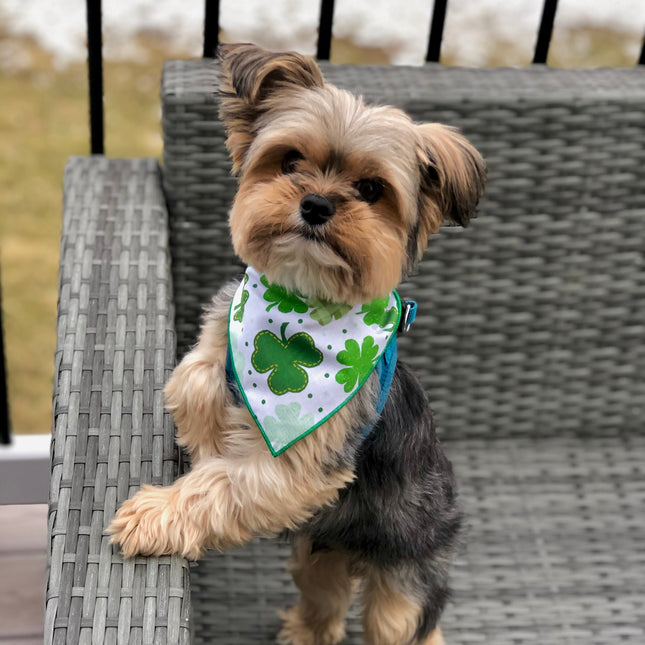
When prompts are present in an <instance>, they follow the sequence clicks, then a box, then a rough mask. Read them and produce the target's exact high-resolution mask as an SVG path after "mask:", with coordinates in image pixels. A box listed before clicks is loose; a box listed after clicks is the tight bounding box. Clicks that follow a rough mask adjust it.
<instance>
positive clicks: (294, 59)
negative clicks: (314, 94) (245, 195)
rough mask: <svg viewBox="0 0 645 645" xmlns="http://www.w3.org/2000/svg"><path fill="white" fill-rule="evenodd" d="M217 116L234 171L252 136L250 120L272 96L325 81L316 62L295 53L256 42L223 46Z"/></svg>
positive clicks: (266, 104) (219, 52)
mask: <svg viewBox="0 0 645 645" xmlns="http://www.w3.org/2000/svg"><path fill="white" fill-rule="evenodd" d="M218 57H219V60H220V64H221V68H220V69H221V71H220V108H219V116H220V118H221V119H222V121H223V122H224V126H225V127H226V133H227V140H226V146H227V148H228V149H229V152H230V153H231V158H232V159H233V172H235V173H237V172H238V171H239V169H240V167H241V165H242V162H243V161H244V156H245V155H246V151H247V150H248V148H249V146H250V145H251V142H252V141H253V137H254V128H253V123H254V121H255V120H256V119H257V117H258V116H259V115H260V114H262V112H264V111H266V110H267V109H268V108H269V106H270V104H271V98H272V97H273V96H275V95H276V94H277V92H279V91H281V90H284V89H287V88H289V87H300V88H305V89H308V88H313V87H322V86H323V84H324V81H323V77H322V74H321V72H320V68H319V67H318V65H317V64H316V61H315V60H314V59H313V58H311V57H309V56H303V55H302V54H298V53H297V52H281V53H276V52H271V51H268V50H266V49H262V48H261V47H257V46H256V45H251V44H237V45H222V46H220V48H219V50H218Z"/></svg>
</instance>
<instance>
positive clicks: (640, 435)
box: [46, 61, 645, 645]
mask: <svg viewBox="0 0 645 645" xmlns="http://www.w3.org/2000/svg"><path fill="white" fill-rule="evenodd" d="M326 73H327V76H328V78H329V79H330V80H332V81H333V82H335V83H337V84H339V85H343V86H349V87H352V89H355V90H358V91H359V92H362V93H363V94H365V95H366V96H367V97H369V98H371V99H375V100H378V101H380V102H387V103H395V104H398V105H401V106H402V107H405V108H406V109H408V110H409V111H411V113H412V114H413V116H414V117H415V118H416V119H419V120H439V121H443V122H446V123H450V124H454V125H458V126H460V127H461V128H462V129H463V130H464V132H465V133H466V134H467V136H469V137H470V138H471V139H472V141H473V142H474V143H475V144H476V145H477V146H478V147H479V148H480V149H481V150H482V152H483V153H484V154H485V156H486V158H487V161H488V164H489V170H490V172H489V175H490V182H489V185H488V191H487V194H486V197H485V199H484V200H483V202H482V204H481V208H480V218H479V219H478V220H477V221H475V222H474V223H473V224H472V225H471V227H470V228H469V229H468V230H467V231H461V230H457V229H452V228H444V229H443V230H442V232H441V234H440V235H439V236H437V237H436V238H435V239H434V240H433V242H432V244H431V247H430V250H429V252H428V254H427V255H426V258H425V259H424V261H423V263H422V265H421V269H420V273H419V275H418V276H415V277H414V278H413V279H411V280H410V281H409V283H407V284H406V285H404V286H403V288H402V289H401V293H402V295H405V296H411V297H415V298H416V299H417V300H419V303H420V312H419V315H418V317H417V322H416V323H415V325H414V327H413V331H412V332H411V333H410V334H409V335H408V336H407V337H404V338H402V339H401V353H402V354H403V356H404V357H405V358H406V360H408V361H409V362H411V363H413V364H414V366H415V369H416V370H417V372H418V373H420V375H421V376H422V378H423V381H424V384H425V385H426V387H427V389H428V391H429V394H430V399H431V401H432V402H433V406H434V407H435V408H436V410H437V417H438V423H439V427H440V430H441V432H442V433H443V436H444V443H445V446H446V451H447V452H448V454H449V456H450V458H451V459H452V461H453V463H454V464H455V468H456V471H457V477H458V481H459V483H460V490H461V496H462V500H463V504H464V506H465V508H466V511H467V513H468V531H467V535H466V536H465V537H466V539H465V547H464V550H463V553H462V554H461V555H460V557H459V560H458V562H457V565H456V567H455V569H454V576H453V583H454V584H453V586H454V589H455V598H454V601H453V602H452V603H451V605H450V606H449V609H448V611H447V612H446V614H445V616H444V619H443V621H442V623H443V628H444V631H445V634H446V637H447V642H448V645H460V644H462V643H463V644H466V643H473V644H474V643H494V644H495V645H511V644H512V645H516V644H518V645H519V644H529V643H535V644H536V645H537V644H539V645H561V644H562V643H565V644H571V645H573V644H575V645H578V644H580V643H584V644H585V645H614V644H615V643H629V644H630V645H642V643H643V642H645V591H644V589H643V584H642V580H644V579H645V547H644V546H643V540H642V536H643V535H644V534H645V517H644V514H643V508H644V507H645V468H644V467H643V464H642V454H643V451H644V450H645V432H643V431H644V430H645V428H644V424H643V418H644V413H645V343H643V342H642V339H643V337H644V334H645V259H644V254H643V249H644V248H645V239H644V238H645V227H644V226H643V218H644V217H645V196H644V191H643V186H644V185H645V182H644V181H643V180H644V179H645V177H644V176H643V175H644V174H645V164H644V163H643V157H644V156H645V153H644V152H643V151H644V150H645V146H644V144H645V115H644V114H643V111H642V107H641V106H642V105H643V103H644V101H645V84H644V83H643V79H645V76H643V72H642V71H641V70H614V71H600V70H594V71H576V72H572V71H554V70H546V69H531V70H454V69H445V68H441V67H434V66H429V67H425V68H415V69H409V68H396V69H388V68H356V67H343V68H335V67H332V66H327V67H326ZM216 86H217V72H216V66H215V65H213V63H210V62H204V61H171V62H170V63H168V64H167V65H166V68H165V73H164V80H163V87H162V98H163V109H164V112H163V126H164V141H165V151H164V177H163V181H164V188H165V190H166V191H167V197H168V201H169V207H170V215H171V217H170V240H171V241H170V251H171V255H172V260H173V263H172V273H173V280H174V284H175V295H174V297H173V300H172V301H171V300H170V289H169V285H170V278H169V277H168V273H167V269H168V248H167V246H166V244H167V230H166V212H165V206H164V203H163V198H162V195H161V192H160V187H159V182H158V177H157V167H156V164H155V162H154V161H151V160H135V161H106V160H105V159H101V158H93V159H74V160H72V161H71V162H70V165H69V167H68V170H67V174H66V181H65V191H66V192H65V195H66V197H65V217H64V237H63V246H62V257H61V267H62V268H61V296H60V314H59V349H58V352H57V369H56V383H55V400H54V405H55V429H54V443H53V479H52V492H51V499H52V502H51V514H50V531H51V548H52V552H51V568H50V579H49V586H48V595H47V614H46V639H47V642H52V641H53V642H57V643H58V642H66V643H70V644H75V643H77V642H80V643H86V642H87V643H89V642H93V643H103V642H106V643H111V642H124V643H125V642H128V643H139V642H145V643H153V642H154V643H166V642H169V643H175V642H187V641H188V633H187V618H188V614H189V611H190V610H191V606H190V603H189V600H190V602H192V615H193V630H192V639H191V640H192V642H194V643H222V644H226V645H229V644H231V645H247V644H251V643H263V644H265V643H266V644H268V643H271V642H273V639H274V637H275V634H276V632H277V629H278V625H279V621H278V618H277V616H276V612H277V611H278V610H279V609H284V608H285V607H287V606H288V605H289V604H290V603H291V602H293V600H294V597H295V592H294V589H293V585H292V583H291V582H290V580H289V577H288V576H287V574H286V572H285V560H286V557H287V555H288V550H289V549H288V547H287V545H285V544H284V543H281V542H279V541H270V540H262V541H257V542H254V543H253V544H251V545H250V546H249V547H247V548H245V549H241V550H238V551H234V552H231V553H228V554H225V555H219V554H214V555H209V556H208V557H206V558H204V559H203V560H202V561H200V562H199V563H198V565H197V566H196V568H195V570H191V572H190V580H189V576H188V569H187V567H186V564H185V562H183V561H182V560H180V559H177V558H159V559H155V558H137V559H136V560H135V561H134V562H128V563H123V562H122V560H121V559H120V557H119V555H118V554H116V553H115V552H114V551H113V549H111V547H110V546H109V545H108V544H107V540H106V538H105V537H104V536H102V529H103V527H104V526H105V525H106V524H107V521H108V520H109V518H110V517H111V516H112V513H113V512H114V509H115V507H116V506H117V505H118V503H119V502H120V501H121V500H123V499H125V497H127V496H129V494H131V492H133V491H134V490H135V489H136V488H137V487H138V486H139V485H140V483H141V482H144V481H152V482H154V483H162V482H169V481H170V480H171V479H172V478H173V477H174V476H175V475H176V471H177V467H176V462H175V459H176V456H177V455H176V452H175V450H174V446H173V428H172V424H171V423H170V420H169V418H168V417H167V416H164V415H163V412H162V397H161V389H162V387H163V383H164V381H165V379H166V378H167V375H168V371H169V369H171V368H172V366H173V364H174V353H175V347H174V335H173V325H172V316H173V304H174V306H175V307H176V311H177V316H176V321H177V335H178V347H179V353H180V354H181V353H183V352H184V351H185V350H186V349H187V348H188V347H189V346H190V344H192V342H194V340H195V334H196V329H197V324H198V319H199V313H200V309H201V306H202V304H203V303H206V302H208V300H209V299H210V297H211V295H212V294H213V293H214V291H215V290H216V289H217V287H218V286H219V285H220V284H221V283H222V282H223V281H224V280H225V279H226V278H228V277H229V276H230V275H233V274H235V273H236V272H237V271H238V270H239V265H238V264H237V262H236V260H235V259H234V258H233V255H232V252H231V250H230V244H229V241H228V231H227V225H226V213H227V210H228V206H229V203H230V200H231V199H232V196H233V193H234V190H235V182H234V181H233V180H232V178H231V177H230V175H229V170H228V169H229V162H228V159H227V156H226V153H225V150H224V146H223V131H222V127H221V125H220V124H219V123H218V122H217V119H216V114H217V99H216ZM153 294H154V295H153ZM412 346H413V347H414V354H413V353H412V351H411V347H412ZM189 586H190V599H189ZM359 609H360V608H358V607H355V608H353V610H352V611H353V613H352V618H351V620H350V621H349V624H348V634H349V635H348V638H347V640H346V643H347V644H350V645H357V644H358V643H359V642H360V632H361V630H360V621H359V619H358V618H357V615H358V611H359Z"/></svg>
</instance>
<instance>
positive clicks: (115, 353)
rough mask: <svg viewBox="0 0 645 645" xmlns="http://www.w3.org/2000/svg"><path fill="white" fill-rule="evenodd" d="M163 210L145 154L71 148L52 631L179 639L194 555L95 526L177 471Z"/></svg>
mask: <svg viewBox="0 0 645 645" xmlns="http://www.w3.org/2000/svg"><path fill="white" fill-rule="evenodd" d="M169 259H170V258H169V253H168V230H167V212H166V208H165V203H164V200H163V196H162V193H161V189H160V182H159V169H158V166H157V163H156V161H155V160H153V159H143V160H134V161H108V160H106V159H105V158H101V157H94V158H91V159H82V158H74V159H71V160H70V162H69V163H68V166H67V169H66V172H65V203H64V221H63V238H62V246H61V271H60V293H59V318H58V348H57V351H56V370H55V382H54V429H53V442H52V483H51V490H50V507H49V536H50V566H49V580H48V585H47V595H46V616H45V642H46V643H67V644H74V645H76V644H77V643H100V644H103V643H117V642H118V643H152V642H155V643H166V642H167V643H187V642H188V640H189V638H188V619H189V609H190V606H189V596H188V565H187V563H186V562H185V561H184V560H182V559H181V558H178V557H176V556H173V557H164V558H136V559H134V560H130V561H127V562H123V560H122V558H121V556H120V555H119V554H118V551H117V549H115V548H113V547H112V546H111V545H110V544H109V543H108V537H107V536H105V535H103V530H104V528H105V526H107V523H108V522H109V520H110V519H111V518H112V516H113V515H114V512H115V510H116V508H117V506H118V505H119V504H120V503H121V502H122V501H124V500H125V499H126V498H127V497H129V496H130V495H131V494H132V492H133V491H134V490H136V489H138V488H139V486H140V485H141V484H142V483H146V482H149V483H154V484H167V483H170V482H171V481H172V480H173V479H174V478H175V477H176V473H177V450H176V448H175V445H174V436H173V435H174V431H173V426H172V422H171V420H170V418H169V417H168V416H167V415H166V416H164V414H163V400H162V388H163V385H164V383H165V381H166V380H167V378H168V376H169V373H170V370H171V369H172V368H173V367H174V363H175V352H176V350H175V336H174V328H173V306H172V302H171V299H170V298H171V284H170V277H169Z"/></svg>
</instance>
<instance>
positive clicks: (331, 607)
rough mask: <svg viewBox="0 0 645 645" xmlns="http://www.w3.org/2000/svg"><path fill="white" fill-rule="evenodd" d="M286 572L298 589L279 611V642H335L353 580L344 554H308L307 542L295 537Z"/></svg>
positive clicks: (324, 644)
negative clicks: (290, 602) (288, 604)
mask: <svg viewBox="0 0 645 645" xmlns="http://www.w3.org/2000/svg"><path fill="white" fill-rule="evenodd" d="M289 571H290V572H291V574H292V576H293V580H294V582H295V583H296V586H297V587H298V589H299V590H300V600H299V602H298V604H297V605H295V606H294V607H292V608H291V609H289V610H288V611H286V612H283V613H282V614H281V617H282V621H283V625H282V630H281V631H280V634H279V636H278V643H280V645H335V644H336V643H339V642H340V641H341V640H342V639H343V638H344V637H345V626H344V623H345V614H346V613H347V610H348V609H349V605H350V603H351V600H352V593H353V591H354V588H355V582H356V581H355V580H352V578H351V577H350V571H349V562H348V559H347V556H345V555H344V554H342V553H339V552H338V551H330V552H325V551H320V552H318V553H314V554H312V553H311V542H310V541H309V540H307V539H305V538H303V537H298V538H297V539H296V541H295V543H294V546H293V553H292V556H291V559H290V560H289Z"/></svg>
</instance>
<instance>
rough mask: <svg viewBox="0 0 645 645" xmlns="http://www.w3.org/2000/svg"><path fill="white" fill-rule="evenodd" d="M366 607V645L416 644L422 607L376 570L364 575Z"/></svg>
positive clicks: (364, 614) (364, 615)
mask: <svg viewBox="0 0 645 645" xmlns="http://www.w3.org/2000/svg"><path fill="white" fill-rule="evenodd" d="M363 603H364V605H365V609H364V613H363V629H364V633H365V643H366V644H367V645H410V644H411V643H413V642H414V641H413V639H414V633H415V631H416V629H417V626H418V624H419V619H420V617H421V611H422V608H421V605H420V604H419V603H418V602H417V601H415V600H413V599H411V598H409V597H408V596H406V595H404V594H403V593H402V591H401V590H400V589H399V588H398V586H397V585H396V582H395V581H394V580H393V578H392V577H390V576H389V575H388V574H387V573H385V572H383V571H382V570H380V569H375V568H374V569H368V570H367V571H366V572H365V577H364V590H363ZM430 643H432V641H430Z"/></svg>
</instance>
